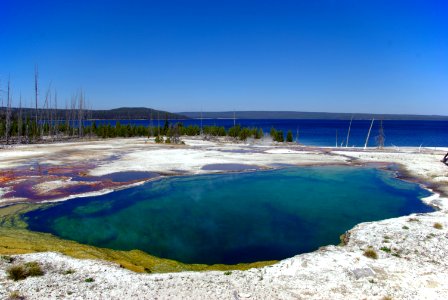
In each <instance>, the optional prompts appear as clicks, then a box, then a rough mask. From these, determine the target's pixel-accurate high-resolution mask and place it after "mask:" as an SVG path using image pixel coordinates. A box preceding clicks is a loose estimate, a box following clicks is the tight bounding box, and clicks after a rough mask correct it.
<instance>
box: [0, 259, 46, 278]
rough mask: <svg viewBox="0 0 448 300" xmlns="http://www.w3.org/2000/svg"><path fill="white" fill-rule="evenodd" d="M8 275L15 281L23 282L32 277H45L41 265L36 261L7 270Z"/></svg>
mask: <svg viewBox="0 0 448 300" xmlns="http://www.w3.org/2000/svg"><path fill="white" fill-rule="evenodd" d="M6 273H7V274H8V278H9V279H12V280H14V281H17V280H22V279H25V278H27V277H30V276H42V275H44V272H43V271H42V269H41V267H40V265H39V264H38V263H37V262H35V261H32V262H28V263H25V264H23V265H16V266H12V267H10V268H8V269H7V270H6Z"/></svg>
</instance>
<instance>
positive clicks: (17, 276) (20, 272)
mask: <svg viewBox="0 0 448 300" xmlns="http://www.w3.org/2000/svg"><path fill="white" fill-rule="evenodd" d="M6 273H7V274H8V278H9V279H12V280H14V281H17V280H22V279H25V278H26V277H27V274H26V270H25V268H24V267H23V266H12V267H10V268H8V269H7V270H6Z"/></svg>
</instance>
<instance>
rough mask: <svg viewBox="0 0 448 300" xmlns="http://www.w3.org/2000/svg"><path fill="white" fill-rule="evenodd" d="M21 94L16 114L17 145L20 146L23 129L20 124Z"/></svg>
mask: <svg viewBox="0 0 448 300" xmlns="http://www.w3.org/2000/svg"><path fill="white" fill-rule="evenodd" d="M22 121H23V120H22V94H20V97H19V111H18V114H17V144H21V143H22V135H23V133H22V127H23V123H22Z"/></svg>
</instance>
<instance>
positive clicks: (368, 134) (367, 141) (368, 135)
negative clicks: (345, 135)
mask: <svg viewBox="0 0 448 300" xmlns="http://www.w3.org/2000/svg"><path fill="white" fill-rule="evenodd" d="M374 120H375V119H372V123H370V128H369V133H367V138H366V143H365V144H364V150H365V149H366V148H367V144H368V143H369V137H370V131H371V130H372V126H373V121H374Z"/></svg>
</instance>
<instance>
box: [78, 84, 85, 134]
mask: <svg viewBox="0 0 448 300" xmlns="http://www.w3.org/2000/svg"><path fill="white" fill-rule="evenodd" d="M83 105H84V95H83V92H82V91H81V93H80V96H79V107H78V137H80V138H81V137H82V136H83V117H84V113H83V109H84V107H83Z"/></svg>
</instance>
